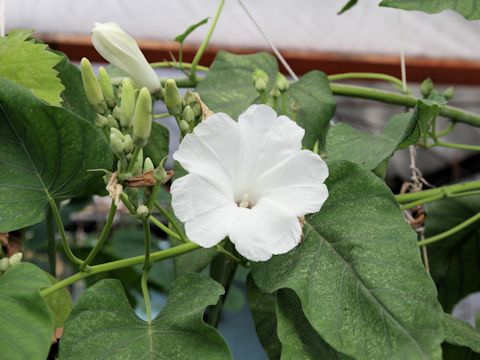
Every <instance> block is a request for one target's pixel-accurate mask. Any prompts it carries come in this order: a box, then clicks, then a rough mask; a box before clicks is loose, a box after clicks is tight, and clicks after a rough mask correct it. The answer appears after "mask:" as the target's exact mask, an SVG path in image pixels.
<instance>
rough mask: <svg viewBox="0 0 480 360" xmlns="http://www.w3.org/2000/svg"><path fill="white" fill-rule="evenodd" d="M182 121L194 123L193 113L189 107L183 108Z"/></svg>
mask: <svg viewBox="0 0 480 360" xmlns="http://www.w3.org/2000/svg"><path fill="white" fill-rule="evenodd" d="M182 119H183V120H185V121H186V122H188V123H192V122H194V121H195V113H194V112H193V110H192V108H191V107H190V105H187V106H185V108H184V109H183V111H182Z"/></svg>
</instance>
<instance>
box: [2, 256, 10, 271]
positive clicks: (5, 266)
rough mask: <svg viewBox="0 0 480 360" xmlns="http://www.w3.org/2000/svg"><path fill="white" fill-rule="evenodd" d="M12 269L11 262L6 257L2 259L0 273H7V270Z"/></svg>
mask: <svg viewBox="0 0 480 360" xmlns="http://www.w3.org/2000/svg"><path fill="white" fill-rule="evenodd" d="M9 267H10V262H9V261H8V258H6V257H4V258H2V259H0V271H1V272H4V271H7V269H8V268H9Z"/></svg>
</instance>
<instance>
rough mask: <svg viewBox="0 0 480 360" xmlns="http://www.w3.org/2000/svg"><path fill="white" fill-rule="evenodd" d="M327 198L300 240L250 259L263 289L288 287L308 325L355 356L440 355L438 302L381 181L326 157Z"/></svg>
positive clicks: (410, 233) (411, 239)
mask: <svg viewBox="0 0 480 360" xmlns="http://www.w3.org/2000/svg"><path fill="white" fill-rule="evenodd" d="M329 167H330V177H329V178H328V180H327V186H328V188H329V193H330V195H329V199H328V200H327V202H326V203H325V205H324V207H323V208H322V210H321V211H320V212H319V213H318V214H315V215H312V216H309V217H307V219H306V223H305V225H304V239H303V242H302V244H301V245H299V246H298V247H297V248H295V249H294V250H292V251H290V252H289V253H287V254H285V255H280V256H276V257H273V258H272V259H271V260H269V261H268V262H265V263H255V264H252V275H253V278H254V280H255V283H256V284H257V286H258V287H259V288H260V289H262V290H263V291H267V292H273V291H276V290H279V289H283V288H290V289H292V290H294V291H295V293H296V294H297V295H298V296H299V298H300V301H301V303H302V307H303V311H304V313H305V316H306V318H307V319H308V321H309V322H310V324H311V325H312V327H313V328H314V329H315V330H316V331H317V332H318V333H319V334H320V336H321V337H322V338H323V339H325V340H326V341H327V342H328V343H329V344H330V345H331V346H333V347H334V348H335V349H336V350H337V351H341V352H343V353H345V354H348V355H351V356H354V357H355V358H358V359H384V358H385V357H388V358H389V359H424V358H425V359H426V358H431V359H439V358H440V357H441V350H440V343H441V341H442V339H443V334H442V329H441V325H440V324H441V323H440V321H441V315H442V311H441V308H440V306H439V304H438V302H437V300H436V291H435V287H434V286H433V283H432V281H431V279H430V277H429V276H428V275H427V274H426V272H425V270H424V268H423V265H422V262H421V260H420V254H419V252H418V248H417V245H416V236H415V234H414V232H413V231H411V230H410V229H409V228H408V225H407V224H406V223H405V221H404V219H403V217H402V214H401V212H400V210H399V209H398V207H397V205H396V204H395V202H394V199H393V197H392V195H391V192H390V190H389V189H388V188H387V187H386V186H385V184H384V183H383V182H382V181H381V180H380V179H378V178H377V177H375V175H373V174H371V173H370V172H369V171H367V170H363V169H361V168H360V167H358V166H357V165H354V164H352V163H348V162H341V163H330V166H329Z"/></svg>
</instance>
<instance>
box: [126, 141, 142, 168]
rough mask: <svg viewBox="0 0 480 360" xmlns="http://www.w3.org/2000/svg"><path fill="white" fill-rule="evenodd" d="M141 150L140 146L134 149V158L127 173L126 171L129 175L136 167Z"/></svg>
mask: <svg viewBox="0 0 480 360" xmlns="http://www.w3.org/2000/svg"><path fill="white" fill-rule="evenodd" d="M140 150H142V148H141V147H140V146H135V147H134V149H133V155H132V158H131V159H130V162H129V163H128V167H127V171H126V172H127V173H129V172H131V171H132V170H133V166H134V165H135V161H136V160H137V157H138V155H139V154H140Z"/></svg>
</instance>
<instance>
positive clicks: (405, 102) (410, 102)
mask: <svg viewBox="0 0 480 360" xmlns="http://www.w3.org/2000/svg"><path fill="white" fill-rule="evenodd" d="M330 88H331V89H332V92H333V94H334V95H339V96H348V97H356V98H363V99H370V100H376V101H380V102H384V103H388V104H396V105H401V106H406V107H411V108H413V107H415V105H416V104H417V101H418V99H417V98H416V97H414V96H411V95H404V94H397V93H393V92H391V91H384V90H379V89H373V88H369V87H365V86H356V85H346V84H334V83H331V84H330ZM440 115H441V116H444V117H446V118H449V119H452V120H455V121H458V122H462V123H466V124H470V125H473V126H477V127H480V115H477V114H474V113H472V112H469V111H464V110H462V109H459V108H456V107H453V106H444V107H443V108H442V109H441V110H440Z"/></svg>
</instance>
